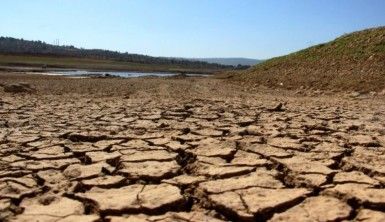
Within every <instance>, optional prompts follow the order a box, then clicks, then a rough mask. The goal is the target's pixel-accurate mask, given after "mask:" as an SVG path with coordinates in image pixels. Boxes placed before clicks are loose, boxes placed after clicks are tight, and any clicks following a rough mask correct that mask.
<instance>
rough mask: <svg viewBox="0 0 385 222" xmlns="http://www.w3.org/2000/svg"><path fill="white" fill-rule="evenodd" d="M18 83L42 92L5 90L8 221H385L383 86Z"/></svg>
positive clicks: (1, 142) (1, 100)
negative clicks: (358, 90) (364, 89)
mask: <svg viewBox="0 0 385 222" xmlns="http://www.w3.org/2000/svg"><path fill="white" fill-rule="evenodd" d="M12 82H27V83H29V84H31V85H32V87H34V88H36V92H35V93H28V94H12V93H5V92H0V96H1V97H0V155H1V159H0V220H5V221H40V222H41V221H60V222H64V221H112V222H121V221H151V222H155V221H156V222H158V221H196V222H200V221H385V213H382V212H381V211H384V210H385V189H384V187H385V98H384V97H380V96H374V97H373V96H366V95H363V96H361V97H355V98H351V97H349V96H346V95H343V94H338V95H318V96H299V95H296V94H293V93H292V92H289V91H268V90H265V89H253V90H249V89H246V88H243V87H242V86H238V85H231V84H230V83H226V82H224V81H223V80H218V79H210V78H187V79H176V78H174V79H171V78H170V79H160V78H147V79H64V78H61V77H42V76H38V75H21V74H10V73H3V74H0V83H2V84H4V83H5V84H8V83H12ZM280 103H281V105H282V106H280V105H279V104H280Z"/></svg>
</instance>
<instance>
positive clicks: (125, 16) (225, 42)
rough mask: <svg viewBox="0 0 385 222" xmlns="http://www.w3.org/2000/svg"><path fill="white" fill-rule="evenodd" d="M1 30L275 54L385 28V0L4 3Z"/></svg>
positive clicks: (123, 44) (110, 45) (170, 48)
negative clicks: (352, 33)
mask: <svg viewBox="0 0 385 222" xmlns="http://www.w3.org/2000/svg"><path fill="white" fill-rule="evenodd" d="M0 5H1V8H0V35H2V36H11V37H17V38H24V39H31V40H42V41H46V42H48V43H53V42H54V40H55V39H60V42H61V43H64V44H68V45H75V46H78V47H84V48H103V49H112V50H117V51H122V52H125V51H127V52H130V53H140V54H147V55H153V56H175V57H249V58H261V59H265V58H270V57H274V56H279V55H284V54H287V53H290V52H293V51H296V50H299V49H302V48H306V47H308V46H310V45H313V44H317V43H321V42H326V41H329V40H332V39H334V38H336V37H337V36H339V35H341V34H344V33H348V32H352V31H355V30H360V29H365V28H368V27H375V26H383V25H385V1H384V0H293V1H289V0H2V1H1V4H0Z"/></svg>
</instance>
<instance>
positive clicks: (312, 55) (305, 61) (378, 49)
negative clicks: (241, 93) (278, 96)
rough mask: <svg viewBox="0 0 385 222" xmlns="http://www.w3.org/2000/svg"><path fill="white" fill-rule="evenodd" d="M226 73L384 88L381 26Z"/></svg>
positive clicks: (258, 80)
mask: <svg viewBox="0 0 385 222" xmlns="http://www.w3.org/2000/svg"><path fill="white" fill-rule="evenodd" d="M227 77H228V78H229V79H233V80H240V81H245V82H248V83H252V84H258V85H259V84H261V85H265V86H269V87H284V88H289V89H290V88H291V89H297V88H300V87H302V88H304V87H308V88H314V89H330V90H358V91H372V90H375V91H381V90H382V89H384V88H385V27H380V28H373V29H367V30H363V31H359V32H354V33H351V34H347V35H343V36H341V37H339V38H337V39H335V40H334V41H331V42H328V43H324V44H320V45H316V46H313V47H310V48H307V49H304V50H301V51H298V52H295V53H292V54H289V55H287V56H282V57H277V58H273V59H270V60H267V61H266V62H264V63H261V64H258V65H256V66H254V67H252V68H250V69H248V70H245V71H242V72H232V73H228V74H227Z"/></svg>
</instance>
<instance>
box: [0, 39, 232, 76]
mask: <svg viewBox="0 0 385 222" xmlns="http://www.w3.org/2000/svg"><path fill="white" fill-rule="evenodd" d="M0 55H6V56H9V55H14V56H44V57H50V58H80V59H91V60H92V61H93V63H97V61H96V62H95V60H103V61H104V60H107V61H109V62H110V61H112V62H115V63H119V64H118V65H119V66H120V67H122V66H124V63H127V64H128V63H135V64H142V66H143V64H150V65H152V66H154V65H159V66H162V67H160V68H161V69H164V68H165V67H173V68H178V69H210V70H218V69H232V68H233V67H232V66H226V65H221V64H212V63H207V62H203V61H191V60H187V59H177V58H165V57H152V56H147V55H139V54H131V53H127V52H125V53H121V52H116V51H110V50H102V49H83V48H76V47H74V46H58V45H51V44H47V43H45V42H42V41H29V40H23V39H16V38H10V37H0ZM9 58H10V57H7V58H6V59H8V60H9ZM18 58H19V57H18ZM8 60H7V63H8V62H9V61H8ZM45 60H48V59H45ZM1 62H2V61H0V63H1ZM18 64H19V61H18ZM57 64H58V63H57V62H56V63H55V65H57ZM59 65H60V64H59Z"/></svg>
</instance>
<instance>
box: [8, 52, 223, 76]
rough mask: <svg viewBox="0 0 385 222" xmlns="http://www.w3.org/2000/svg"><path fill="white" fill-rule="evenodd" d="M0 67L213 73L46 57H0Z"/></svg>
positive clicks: (179, 68)
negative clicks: (45, 66) (46, 66)
mask: <svg viewBox="0 0 385 222" xmlns="http://www.w3.org/2000/svg"><path fill="white" fill-rule="evenodd" d="M0 65H3V66H33V67H42V66H43V65H48V67H52V68H79V69H93V70H127V71H145V72H151V71H164V72H168V71H169V72H179V71H183V72H198V73H200V72H203V73H206V72H214V71H217V70H209V69H186V68H185V67H182V66H178V65H157V64H141V63H130V62H121V61H114V60H98V59H85V58H70V57H48V56H29V55H0Z"/></svg>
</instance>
